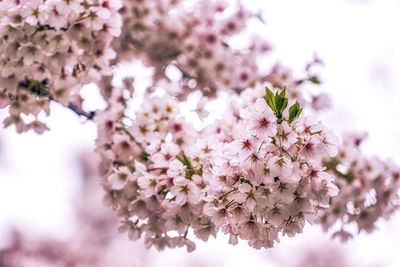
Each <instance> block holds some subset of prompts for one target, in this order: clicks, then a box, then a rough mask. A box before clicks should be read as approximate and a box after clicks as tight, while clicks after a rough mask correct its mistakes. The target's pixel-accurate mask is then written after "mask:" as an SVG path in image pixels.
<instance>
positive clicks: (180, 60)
mask: <svg viewBox="0 0 400 267" xmlns="http://www.w3.org/2000/svg"><path fill="white" fill-rule="evenodd" d="M121 14H122V15H123V17H124V24H123V27H122V34H121V37H120V38H118V39H117V40H116V41H115V49H116V50H117V51H119V53H118V56H117V57H118V60H130V59H131V58H132V57H134V56H136V57H137V56H138V55H140V56H141V57H142V58H144V59H145V61H146V62H147V64H148V65H150V66H154V67H155V74H154V78H155V80H156V81H157V80H159V79H160V78H165V77H166V76H165V71H166V69H167V68H168V67H174V68H175V69H178V70H179V72H180V74H181V75H182V81H181V82H182V84H181V87H180V88H179V91H180V92H178V93H179V94H186V93H187V92H186V91H189V92H190V91H193V90H194V89H197V90H201V91H202V92H203V93H204V94H205V95H207V96H215V93H216V91H218V90H226V89H228V90H239V91H240V90H243V89H244V88H246V87H248V86H249V85H251V84H252V83H254V82H255V81H257V80H260V79H261V77H262V75H261V73H260V72H259V70H258V67H257V63H256V60H257V58H260V57H261V56H262V55H264V54H265V53H266V52H268V51H269V50H270V46H269V45H268V43H267V42H266V41H265V40H263V39H262V38H261V37H259V36H257V37H254V38H253V40H250V42H249V44H248V46H247V48H246V49H241V50H238V49H234V48H233V47H232V45H231V43H232V41H231V40H232V37H233V36H237V35H238V34H239V33H241V32H242V31H243V30H244V29H245V27H246V24H247V23H248V21H249V20H250V19H252V18H256V17H259V16H258V15H257V14H254V13H252V12H250V11H247V10H246V9H245V8H244V7H243V6H242V4H241V3H239V4H237V5H236V6H234V5H231V6H229V4H228V2H227V1H195V2H194V3H192V4H191V5H190V4H188V3H187V2H185V1H171V0H153V1H125V2H124V7H123V9H122V10H121Z"/></svg>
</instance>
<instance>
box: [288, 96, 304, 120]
mask: <svg viewBox="0 0 400 267" xmlns="http://www.w3.org/2000/svg"><path fill="white" fill-rule="evenodd" d="M302 111H303V109H302V108H300V104H299V102H297V101H296V103H294V104H293V105H292V106H291V107H290V108H289V123H291V122H292V121H294V120H295V119H296V118H298V117H299V116H300V114H301V112H302Z"/></svg>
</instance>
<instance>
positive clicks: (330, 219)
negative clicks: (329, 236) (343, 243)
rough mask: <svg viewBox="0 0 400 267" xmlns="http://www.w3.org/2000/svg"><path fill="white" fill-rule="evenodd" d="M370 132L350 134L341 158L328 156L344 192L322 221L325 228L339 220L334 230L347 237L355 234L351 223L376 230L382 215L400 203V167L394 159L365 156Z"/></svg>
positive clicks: (320, 221) (358, 226)
mask: <svg viewBox="0 0 400 267" xmlns="http://www.w3.org/2000/svg"><path fill="white" fill-rule="evenodd" d="M365 137H366V134H356V133H352V134H346V135H344V136H343V142H342V144H341V145H340V147H339V148H340V149H339V153H338V155H337V157H335V158H330V159H325V166H326V167H327V169H328V171H329V172H330V173H332V174H333V175H335V176H336V178H335V184H336V185H337V186H338V187H339V189H340V193H339V195H338V196H337V197H334V198H332V199H331V206H330V208H329V209H328V210H326V211H324V212H323V213H321V215H320V217H319V218H318V222H319V223H320V224H321V225H322V226H323V228H324V229H325V230H328V229H329V228H331V227H332V226H334V224H335V223H337V222H339V223H340V225H341V229H340V230H339V231H337V232H335V233H334V236H337V237H339V238H341V239H343V240H347V239H348V238H350V237H352V234H351V230H350V229H351V228H350V229H345V226H346V225H350V224H351V223H353V224H356V225H357V229H358V232H360V231H362V230H365V231H366V232H371V231H373V230H375V223H376V221H377V220H378V219H379V218H388V217H389V216H390V215H391V214H392V213H393V212H394V211H395V210H396V209H397V208H398V206H399V205H400V198H399V188H400V168H399V167H398V166H397V165H395V164H394V163H393V162H390V161H383V160H381V159H379V158H377V157H372V158H367V157H365V156H362V153H361V149H360V145H361V143H362V141H363V140H364V139H365Z"/></svg>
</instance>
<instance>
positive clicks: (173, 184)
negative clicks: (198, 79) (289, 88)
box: [96, 89, 338, 250]
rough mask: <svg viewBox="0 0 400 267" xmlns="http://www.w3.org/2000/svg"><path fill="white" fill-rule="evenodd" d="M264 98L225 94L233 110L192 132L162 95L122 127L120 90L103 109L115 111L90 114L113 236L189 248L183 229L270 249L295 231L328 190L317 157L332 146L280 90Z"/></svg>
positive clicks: (332, 151) (331, 192)
mask: <svg viewBox="0 0 400 267" xmlns="http://www.w3.org/2000/svg"><path fill="white" fill-rule="evenodd" d="M114 91H115V92H116V91H117V90H114ZM267 91H268V92H270V94H267V97H264V98H263V97H261V98H257V99H256V101H255V102H254V101H252V99H253V98H252V97H249V95H256V94H259V90H254V89H249V90H246V91H245V92H244V93H243V96H241V97H236V96H235V95H233V96H232V97H233V99H234V100H233V101H234V102H237V101H240V103H235V105H236V106H237V107H239V106H240V109H241V110H242V112H241V113H240V114H234V113H232V110H234V109H230V110H228V111H227V114H226V116H224V118H225V119H224V120H223V121H218V122H216V123H215V124H212V125H210V126H207V127H206V128H204V129H203V130H201V131H196V130H195V129H194V128H193V125H192V124H190V123H187V122H186V121H185V120H184V119H183V118H182V117H180V114H179V111H178V110H177V102H176V100H174V99H173V98H171V97H170V96H168V95H167V94H166V95H165V96H163V97H162V98H160V97H155V96H147V97H146V99H145V101H144V103H143V106H142V107H141V109H140V111H138V112H137V113H136V115H135V123H134V124H133V125H131V126H129V127H126V126H125V125H123V124H122V122H123V121H124V115H123V109H124V105H125V103H124V100H123V98H122V92H121V93H120V94H119V95H116V96H115V97H114V99H115V100H113V101H112V102H113V103H114V107H113V108H116V109H119V111H120V112H116V110H108V111H105V112H104V113H102V114H99V115H98V116H96V120H97V121H98V122H99V125H100V127H99V130H100V132H99V138H98V140H97V150H98V152H99V153H100V154H101V157H102V164H101V166H102V168H103V174H104V177H105V179H104V188H105V189H106V191H107V196H106V201H107V203H109V204H110V205H112V206H113V208H114V209H116V210H117V212H118V215H119V216H120V217H121V218H122V219H123V222H122V223H123V226H122V227H121V229H122V230H123V231H128V232H129V236H130V237H131V238H132V239H137V238H139V237H140V236H141V235H142V234H144V235H145V239H146V241H145V242H146V243H147V245H149V246H151V245H154V246H156V247H157V248H158V249H162V248H164V247H165V246H168V247H175V246H182V245H186V246H187V248H188V250H192V249H194V243H193V242H192V241H190V240H189V239H188V237H187V233H188V230H189V228H191V229H193V231H194V233H195V235H196V236H197V237H198V238H200V239H202V240H205V241H206V240H207V239H208V238H209V236H210V235H212V236H215V235H216V233H217V232H218V231H219V230H220V229H222V231H223V232H224V233H227V234H230V235H231V239H230V240H231V241H230V242H231V243H233V244H234V243H236V242H237V238H238V237H240V238H242V239H245V240H248V241H249V244H250V245H251V246H253V247H256V248H260V247H272V246H273V244H274V241H276V240H278V233H283V234H287V235H289V236H293V235H295V234H296V233H298V232H301V231H302V229H303V226H304V223H305V221H306V220H308V221H312V220H313V218H314V217H315V216H316V214H317V211H319V210H320V209H325V208H327V207H328V206H329V199H330V197H332V196H335V195H336V194H337V193H338V189H337V187H336V186H335V185H334V184H333V178H334V176H333V175H331V174H329V173H327V172H326V171H325V168H324V167H323V166H322V165H321V164H322V161H321V159H322V158H324V157H331V156H335V155H336V152H337V149H336V147H335V143H334V141H335V139H334V138H331V137H330V135H328V134H327V133H326V131H325V130H323V127H322V125H320V124H318V123H316V122H315V120H314V119H313V118H312V117H305V116H303V114H301V109H300V107H299V104H298V103H297V102H296V103H292V105H291V107H290V108H286V107H287V105H288V99H287V98H286V97H285V91H282V92H276V93H275V95H273V93H272V92H271V91H269V90H268V89H267ZM246 95H247V96H246ZM268 97H269V99H274V100H273V103H269V104H270V106H272V108H271V107H269V106H267V102H266V101H268V100H266V99H268ZM271 97H272V98H271ZM275 99H276V102H275ZM232 104H233V103H232ZM273 109H274V110H276V112H274V111H273ZM115 114H120V115H119V117H116V116H115ZM210 136H211V137H210Z"/></svg>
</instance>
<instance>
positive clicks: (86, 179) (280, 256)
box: [0, 0, 400, 267]
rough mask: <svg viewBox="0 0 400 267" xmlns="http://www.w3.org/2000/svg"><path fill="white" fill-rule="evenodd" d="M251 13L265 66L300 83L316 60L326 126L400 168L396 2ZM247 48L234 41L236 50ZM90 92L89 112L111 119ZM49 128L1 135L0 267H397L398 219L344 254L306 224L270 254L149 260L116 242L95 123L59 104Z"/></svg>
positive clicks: (213, 252)
mask: <svg viewBox="0 0 400 267" xmlns="http://www.w3.org/2000/svg"><path fill="white" fill-rule="evenodd" d="M246 5H247V6H248V7H249V8H250V9H252V10H255V11H259V10H262V17H263V18H264V20H265V22H266V24H265V25H264V26H261V25H260V23H256V22H254V25H250V26H249V32H248V33H246V34H251V33H252V32H257V33H258V34H261V35H262V36H265V38H266V39H267V40H269V41H270V43H271V45H272V46H273V48H274V50H273V52H271V54H270V55H269V57H268V59H260V61H261V62H260V64H261V65H263V66H264V67H265V68H268V67H270V66H271V64H272V63H275V62H276V61H279V62H281V63H283V64H284V65H286V66H289V67H291V68H292V70H293V72H294V74H295V75H296V73H300V72H301V71H302V70H303V69H304V66H305V65H306V64H307V62H309V61H310V60H311V59H312V58H313V56H314V55H315V54H316V55H318V57H319V58H321V59H322V60H323V62H324V66H323V68H322V69H321V70H320V75H321V80H322V81H323V84H322V86H321V88H322V90H323V91H324V92H326V93H328V94H329V95H330V96H331V98H332V102H333V109H331V110H328V111H325V112H322V113H321V114H319V118H320V119H321V120H322V121H323V123H324V124H326V125H328V126H329V127H330V128H332V129H333V130H334V131H335V132H336V133H341V132H344V131H351V130H358V131H366V132H368V133H369V138H368V139H367V141H366V142H365V144H364V145H363V149H364V151H365V152H366V154H368V155H378V156H379V157H381V158H384V159H386V158H392V159H393V160H394V161H395V162H396V163H397V164H400V127H399V125H398V123H399V119H398V116H399V114H400V34H399V32H398V28H399V26H400V16H399V14H400V1H398V0H379V1H378V0H335V1H327V0H324V1H321V0H301V1H299V0H280V1H256V0H252V1H248V0H246ZM245 40H246V37H245V35H244V36H243V37H242V39H238V46H240V42H242V41H243V42H245ZM264 60H265V62H264ZM127 71H129V70H127ZM89 91H91V90H88V94H87V100H88V101H86V107H85V108H87V109H88V110H92V109H98V108H103V107H104V103H103V102H102V101H101V99H100V97H99V96H98V95H95V94H91V93H89ZM0 117H4V112H1V111H0ZM47 122H48V126H49V127H50V129H51V130H50V131H48V132H46V133H44V134H43V135H37V134H35V133H31V132H29V133H25V134H22V135H20V134H16V133H15V129H14V128H10V129H3V128H0V250H1V249H3V252H0V266H3V265H2V262H3V260H4V258H5V257H8V259H10V258H11V259H12V260H14V261H18V262H19V264H21V266H165V264H168V265H171V266H189V265H191V266H230V267H233V266H243V265H247V266H255V267H256V266H325V267H328V266H337V267H340V266H385V267H386V266H393V267H395V266H400V255H399V253H398V250H399V248H400V227H399V226H400V214H399V213H396V214H395V215H394V216H392V217H391V218H390V220H388V221H384V220H382V221H380V222H379V223H378V229H377V230H376V231H375V232H373V233H371V234H366V233H361V234H360V235H359V236H357V237H356V238H355V239H354V240H350V241H348V242H347V243H346V244H342V243H340V242H338V241H336V240H331V238H330V235H329V234H327V233H324V232H323V231H322V230H321V229H320V228H319V227H318V226H310V225H307V226H306V228H305V230H304V233H303V234H299V235H297V236H296V237H295V238H287V237H284V238H281V242H280V244H278V245H277V246H276V247H275V248H273V249H269V250H255V249H251V248H249V247H248V246H247V244H246V243H245V242H239V245H237V246H230V245H228V244H227V237H225V236H223V235H221V234H220V235H219V236H218V238H217V239H215V240H209V241H208V242H207V243H204V242H201V241H199V242H197V249H196V250H195V251H194V252H193V253H190V254H188V253H187V252H186V250H185V249H174V250H166V251H163V252H157V251H155V250H154V249H150V250H147V249H146V248H145V247H144V245H143V244H142V242H140V241H139V242H130V241H128V237H127V235H126V234H119V233H118V221H117V219H116V216H114V214H113V212H112V211H111V210H110V209H109V208H106V207H103V205H102V204H101V203H102V202H101V200H102V195H103V193H102V190H101V187H100V186H99V185H98V178H97V177H96V175H95V170H94V169H95V166H93V164H92V163H91V162H92V160H90V159H92V157H94V156H93V154H91V151H92V150H93V148H94V140H95V138H96V127H95V125H94V123H92V122H84V121H81V120H80V119H79V118H78V117H77V116H76V115H75V114H74V113H73V112H71V111H69V110H66V109H63V108H62V107H61V106H59V105H57V104H53V107H52V114H51V116H50V117H49V118H48V119H47ZM22 255H23V256H22ZM23 264H24V265H23ZM5 266H9V265H5ZM11 266H13V265H11ZM16 266H20V265H16Z"/></svg>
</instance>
